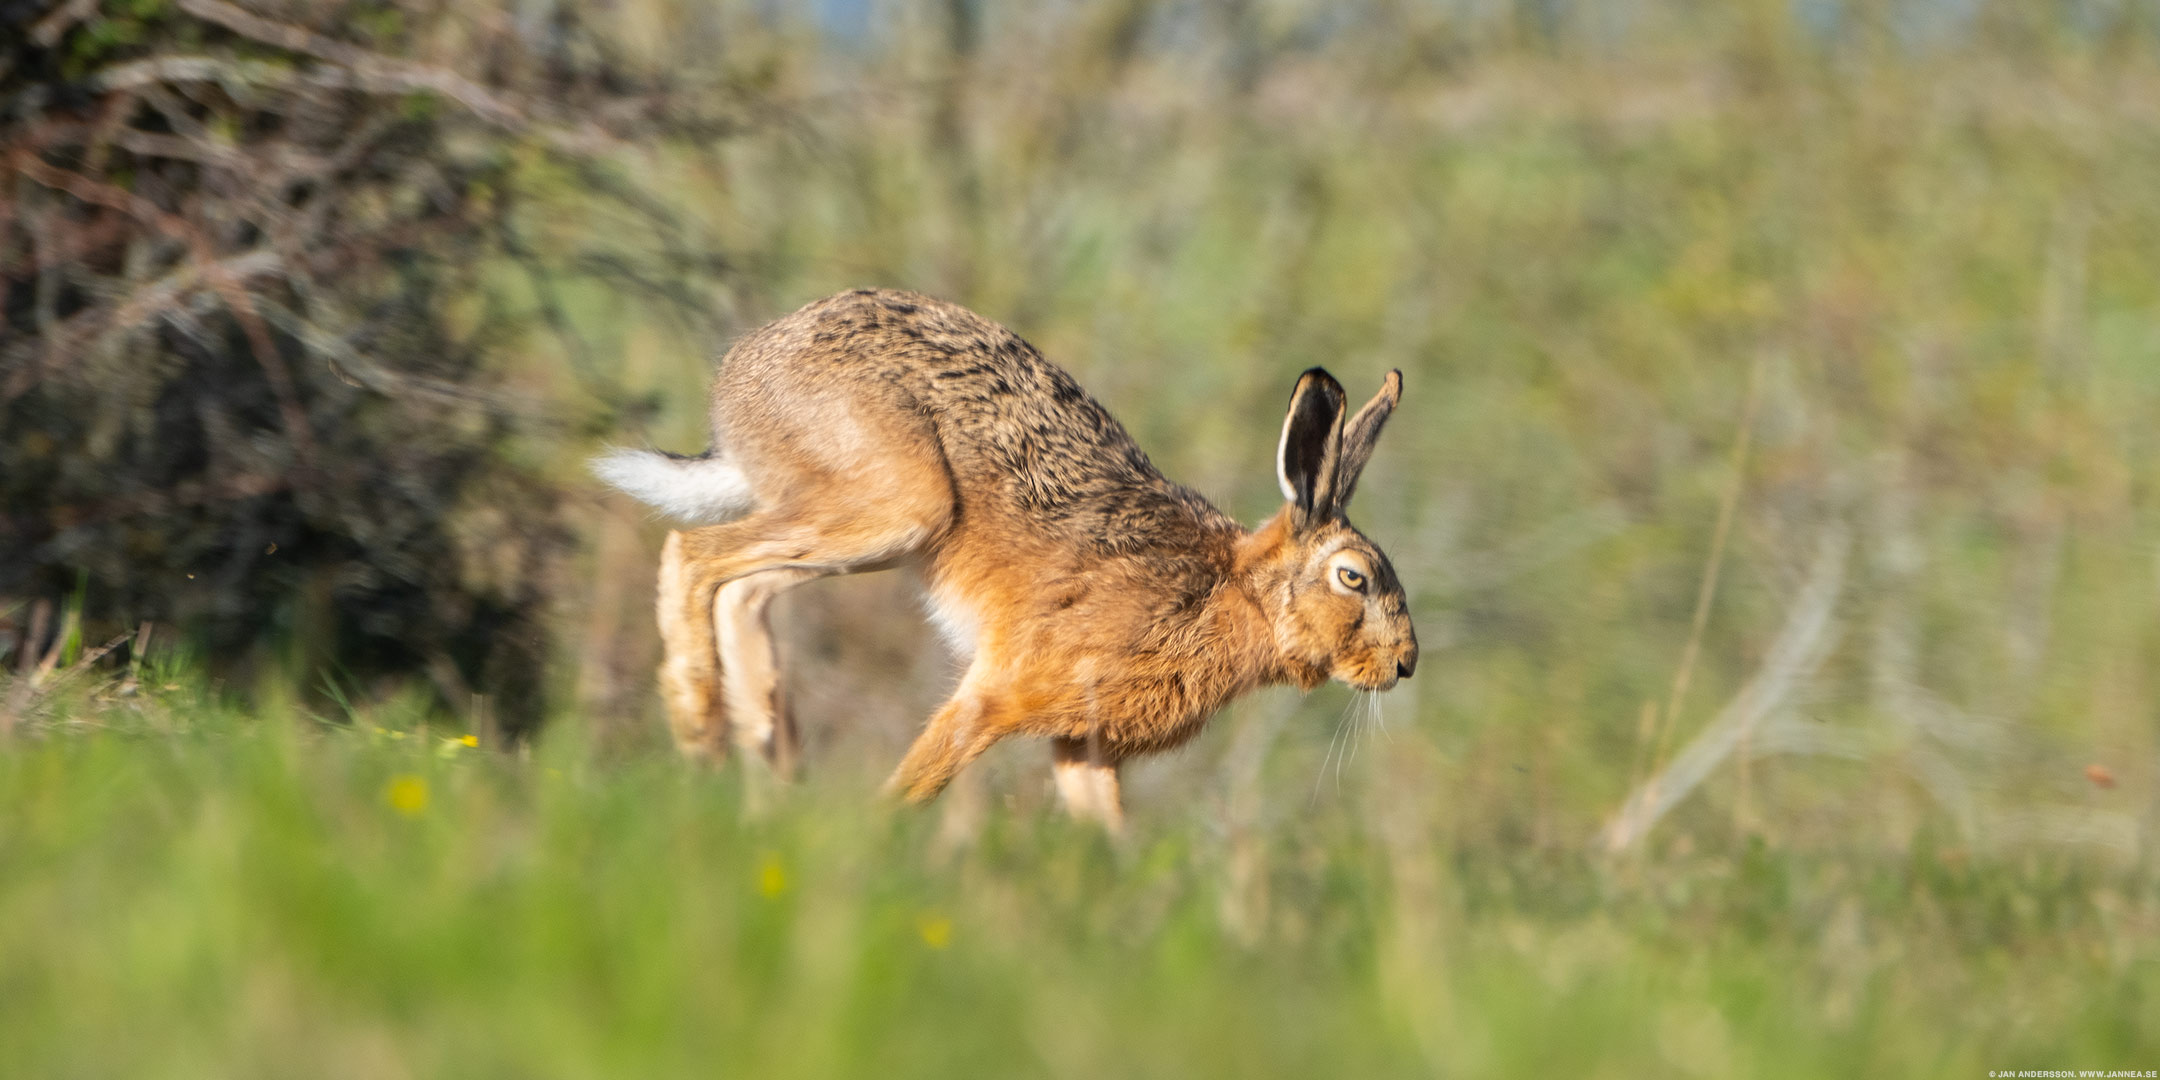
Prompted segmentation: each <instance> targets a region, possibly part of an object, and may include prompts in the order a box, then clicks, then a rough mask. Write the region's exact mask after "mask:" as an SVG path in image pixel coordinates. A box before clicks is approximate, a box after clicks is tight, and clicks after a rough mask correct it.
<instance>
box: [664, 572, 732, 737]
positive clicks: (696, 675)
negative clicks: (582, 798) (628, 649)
mask: <svg viewBox="0 0 2160 1080" xmlns="http://www.w3.org/2000/svg"><path fill="white" fill-rule="evenodd" d="M684 546H685V545H684V540H683V533H681V532H680V531H676V532H670V533H668V534H667V542H666V543H664V544H662V545H661V547H660V589H659V592H660V595H659V599H658V602H657V604H656V605H655V607H656V608H657V614H658V616H659V623H660V645H661V648H662V650H663V658H662V660H661V662H660V692H661V696H662V697H664V698H665V699H666V701H667V712H668V726H669V727H670V728H671V729H672V730H673V731H674V733H675V746H676V748H677V749H679V750H681V751H682V753H683V756H684V757H687V758H690V759H691V760H693V761H702V762H707V763H712V764H717V763H719V761H720V759H722V758H725V757H726V756H727V716H726V714H725V713H723V712H722V711H721V710H722V707H723V706H722V701H721V697H720V693H719V688H718V685H717V682H718V676H719V669H718V666H717V661H718V659H719V657H718V654H717V653H716V652H715V651H714V647H713V645H714V643H713V622H712V593H711V591H709V589H705V588H703V587H701V586H700V584H699V583H698V582H697V581H696V577H697V575H696V573H695V572H694V571H693V569H692V567H691V565H690V560H689V556H688V555H687V554H686V552H685V551H684Z"/></svg>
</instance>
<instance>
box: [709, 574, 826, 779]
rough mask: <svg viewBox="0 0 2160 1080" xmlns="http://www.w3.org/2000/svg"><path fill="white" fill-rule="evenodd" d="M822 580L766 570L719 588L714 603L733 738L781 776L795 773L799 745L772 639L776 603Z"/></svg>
mask: <svg viewBox="0 0 2160 1080" xmlns="http://www.w3.org/2000/svg"><path fill="white" fill-rule="evenodd" d="M823 576H825V575H824V573H823V572H822V571H818V570H807V569H782V570H763V571H759V572H758V573H754V574H748V575H745V576H743V577H739V578H736V579H735V580H733V581H730V582H728V583H727V584H725V585H722V586H720V593H719V596H718V597H717V598H716V600H715V602H714V603H715V607H716V608H717V611H716V612H715V623H714V625H715V628H716V629H717V630H718V631H719V634H718V637H719V652H720V690H721V694H720V697H721V701H722V702H723V705H724V707H725V711H726V714H727V717H728V730H729V734H730V735H732V736H733V738H734V741H735V745H736V746H738V747H741V748H742V749H743V750H744V751H745V752H746V753H755V754H758V755H759V756H761V757H763V758H764V759H765V761H766V763H767V764H769V765H771V766H772V770H773V771H774V772H775V773H778V774H779V775H781V776H787V775H790V774H791V773H793V772H794V769H795V751H796V748H797V745H798V744H797V742H796V734H795V718H794V717H793V715H791V714H790V713H789V711H788V707H787V700H786V689H785V687H784V686H783V685H782V684H781V679H780V656H779V650H778V649H777V648H776V646H775V643H774V641H773V636H772V601H773V598H774V597H776V596H778V595H780V594H781V593H783V592H785V591H787V590H788V589H791V588H793V587H795V586H797V585H800V584H802V583H803V582H806V581H811V580H814V579H816V578H819V577H823Z"/></svg>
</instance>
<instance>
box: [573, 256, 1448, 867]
mask: <svg viewBox="0 0 2160 1080" xmlns="http://www.w3.org/2000/svg"><path fill="white" fill-rule="evenodd" d="M1401 397H1402V373H1401V372H1399V371H1397V372H1390V373H1389V374H1388V376H1387V378H1386V380H1385V382H1384V384H1383V385H1382V386H1381V389H1380V393H1379V394H1378V396H1376V397H1374V398H1373V399H1372V401H1371V402H1370V403H1369V404H1367V405H1366V406H1365V407H1364V408H1363V409H1360V410H1359V411H1358V412H1357V414H1356V415H1355V416H1352V417H1348V418H1347V419H1346V418H1345V416H1344V412H1345V409H1344V404H1345V402H1344V397H1343V390H1342V386H1341V385H1340V384H1338V383H1337V382H1336V381H1335V379H1334V378H1333V377H1331V376H1329V375H1328V373H1327V372H1326V371H1324V370H1322V369H1320V368H1313V369H1311V370H1309V371H1307V372H1305V373H1304V374H1303V375H1301V376H1299V378H1298V380H1297V385H1296V389H1295V390H1294V391H1293V392H1292V394H1291V397H1290V408H1289V415H1288V416H1287V418H1285V420H1284V421H1283V427H1282V436H1281V440H1280V443H1279V445H1278V449H1277V460H1276V472H1277V477H1278V479H1279V480H1280V481H1281V484H1282V492H1283V498H1284V499H1285V500H1286V502H1285V505H1284V506H1283V508H1282V510H1281V511H1280V512H1279V513H1277V514H1276V515H1275V516H1274V517H1272V518H1270V519H1269V520H1268V521H1267V522H1266V523H1265V524H1263V525H1261V526H1260V527H1259V528H1258V529H1257V530H1252V531H1247V530H1246V529H1244V528H1243V527H1241V526H1239V525H1238V524H1237V523H1236V522H1235V521H1232V520H1231V519H1230V518H1229V517H1228V516H1226V515H1224V514H1223V513H1222V512H1221V511H1219V510H1217V509H1216V508H1215V507H1214V506H1212V505H1210V504H1209V503H1208V502H1207V500H1206V499H1203V498H1202V497H1201V496H1200V495H1199V494H1198V493H1196V492H1194V491H1192V490H1190V489H1188V488H1185V487H1182V486H1180V485H1178V484H1174V483H1172V482H1170V481H1169V480H1166V479H1164V478H1163V476H1162V474H1161V473H1159V472H1157V471H1156V469H1155V466H1154V465H1153V464H1152V463H1150V462H1149V461H1148V458H1147V455H1146V454H1143V453H1141V451H1140V448H1139V447H1138V446H1136V445H1134V444H1133V441H1132V438H1131V437H1130V436H1128V435H1127V434H1126V433H1125V429H1124V428H1123V427H1121V426H1119V424H1118V422H1117V421H1116V420H1113V419H1111V417H1110V414H1109V413H1108V412H1107V411H1105V410H1104V409H1103V407H1102V406H1101V405H1099V404H1097V403H1096V402H1095V400H1094V399H1093V398H1091V397H1089V396H1088V395H1087V394H1086V393H1085V392H1084V391H1082V390H1081V389H1080V386H1079V385H1078V384H1077V383H1075V382H1074V381H1073V379H1072V376H1070V375H1068V374H1066V373H1065V371H1064V370H1062V369H1060V368H1058V367H1057V366H1056V365H1054V364H1052V363H1050V362H1049V361H1048V360H1045V359H1043V357H1042V355H1041V354H1040V353H1038V352H1036V351H1035V349H1034V347H1032V346H1030V345H1029V344H1028V343H1027V342H1025V341H1022V340H1021V339H1020V338H1019V337H1018V336H1017V335H1015V334H1013V333H1012V332H1011V331H1010V330H1007V329H1005V328H1004V327H1002V326H999V325H998V324H996V323H993V322H991V321H989V320H988V319H985V318H983V317H981V316H979V315H976V314H975V313H973V312H971V311H968V310H966V309H964V308H961V307H959V306H957V305H954V304H950V303H946V302H944V301H941V300H935V299H932V298H930V297H926V296H920V295H917V294H914V293H907V292H896V291H889V290H875V289H859V290H856V291H854V292H848V293H842V294H840V295H838V296H833V297H828V298H826V299H824V300H820V301H817V302H816V303H813V304H810V305H809V306H807V307H804V308H803V309H802V310H800V311H797V312H795V313H794V314H792V315H788V316H786V317H784V318H782V319H780V320H778V321H777V322H774V323H772V324H770V325H768V326H765V327H764V328H762V329H759V330H757V331H755V332H753V333H751V334H750V335H749V336H747V337H745V338H743V339H742V340H741V341H740V342H738V343H737V344H736V345H735V347H734V348H733V349H732V350H730V351H729V352H728V354H727V356H726V358H725V359H724V360H723V361H722V363H721V367H720V371H719V374H718V376H717V377H716V378H715V379H714V381H713V386H712V406H711V408H712V413H711V415H712V447H711V449H709V450H707V451H706V452H705V453H704V454H703V455H701V456H698V457H678V456H675V455H670V454H662V453H657V452H651V451H633V450H616V451H613V452H612V453H610V454H608V455H606V456H604V457H601V458H599V459H597V460H596V461H595V462H594V470H595V472H597V473H598V475H599V476H600V477H601V478H602V479H604V480H606V481H608V482H609V483H610V484H612V485H613V486H615V487H617V488H619V489H621V490H622V491H624V492H626V493H628V494H630V495H632V496H634V497H636V498H638V499H640V500H642V501H644V502H646V503H648V504H650V505H652V506H654V507H656V508H658V509H659V510H661V511H662V512H664V513H665V514H667V515H669V516H671V517H673V518H675V519H677V520H679V521H680V522H682V523H683V527H682V528H681V529H680V530H678V531H675V532H671V533H669V534H668V536H667V540H666V543H665V546H664V548H663V550H662V552H661V565H660V583H659V622H660V632H661V635H662V637H663V638H664V640H665V645H666V658H665V660H664V662H663V663H662V665H661V668H660V680H661V683H662V687H663V691H664V694H665V696H666V699H667V708H668V713H669V718H670V721H671V724H672V726H673V729H674V735H675V739H676V742H677V744H678V745H679V746H680V748H681V749H682V750H683V751H684V753H686V754H688V755H690V756H692V757H694V758H708V759H717V758H719V757H720V756H722V755H724V754H725V753H726V749H727V747H726V744H727V741H728V740H729V739H730V738H732V740H733V742H735V743H736V744H737V745H738V746H741V747H742V748H744V749H745V750H754V751H756V752H758V753H760V754H762V755H763V756H764V757H765V758H766V760H768V761H769V762H771V763H772V764H773V765H774V766H775V768H776V769H778V770H780V771H782V772H785V771H787V770H788V769H789V768H791V766H792V760H793V757H794V754H795V747H796V741H795V734H794V729H793V727H792V724H791V721H790V719H789V717H788V714H787V709H786V706H785V704H784V702H783V700H782V694H781V683H780V672H779V668H778V664H777V661H776V657H775V655H774V649H773V641H772V637H771V632H770V624H769V622H768V614H767V613H768V611H769V609H770V605H771V603H772V600H773V597H774V596H776V595H778V594H779V593H780V592H782V591H783V590H786V589H788V588H790V587H792V586H795V585H799V584H801V583H803V582H805V581H810V580H812V579H815V578H818V577H822V576H825V575H829V574H852V573H863V572H866V571H871V570H881V569H886V568H889V567H895V566H900V565H903V564H913V565H915V566H917V567H919V569H920V572H921V574H922V577H923V581H924V585H925V587H926V592H927V597H928V606H929V608H930V612H931V618H932V620H933V621H934V622H935V623H936V625H937V627H938V628H939V630H941V631H942V632H943V635H944V637H945V638H946V639H947V640H948V641H949V642H950V644H951V645H952V647H953V648H954V649H955V650H956V651H957V652H959V653H960V654H961V655H962V657H963V658H964V659H965V661H966V669H965V674H964V675H963V676H962V677H961V679H960V684H959V687H958V688H957V689H956V690H955V691H954V692H953V695H952V697H951V699H950V700H948V701H947V702H946V703H945V704H944V706H943V707H941V708H939V709H938V710H937V712H936V714H935V715H933V716H932V717H931V718H930V722H929V725H928V726H927V727H926V728H925V729H924V730H923V732H922V734H921V736H920V737H918V738H917V739H916V740H915V743H914V745H913V746H912V747H911V748H910V749H909V750H908V752H907V755H906V757H905V758H904V759H903V760H902V761H901V762H900V766H899V768H898V770H897V771H895V772H894V773H893V776H892V779H891V781H890V782H889V783H888V785H887V786H888V789H889V790H892V791H896V792H898V793H899V794H901V795H903V796H904V797H905V798H906V799H908V800H909V801H912V802H924V801H927V800H929V799H931V798H934V797H935V796H936V795H937V794H938V792H939V791H940V790H942V789H943V788H944V787H945V785H946V784H947V783H948V782H949V781H950V780H952V778H953V776H954V775H955V774H956V773H958V772H959V771H960V769H961V768H963V767H964V766H966V765H967V764H968V763H969V762H970V761H972V760H974V758H975V757H976V756H977V755H979V754H981V753H982V752H983V751H984V750H986V749H988V748H989V747H990V746H991V745H992V744H993V743H996V742H997V741H998V740H1000V739H1003V738H1005V737H1007V736H1011V735H1032V736H1040V737H1043V738H1047V739H1049V740H1050V744H1051V750H1052V756H1053V764H1054V769H1055V778H1056V784H1057V789H1058V792H1059V794H1060V796H1061V797H1062V799H1063V801H1064V803H1065V805H1066V807H1067V808H1068V809H1069V810H1070V811H1071V812H1072V813H1073V814H1075V815H1076V816H1080V817H1092V818H1095V819H1098V820H1100V821H1101V822H1102V823H1103V824H1104V825H1106V826H1108V827H1109V828H1111V829H1112V830H1115V829H1117V828H1118V826H1119V823H1120V821H1121V815H1122V809H1121V806H1120V802H1119V796H1118V781H1117V770H1118V766H1119V764H1120V763H1121V762H1123V761H1125V760H1126V759H1127V758H1131V757H1134V756H1136V755H1140V754H1148V753H1153V752H1156V751H1160V750H1166V749H1169V748H1171V747H1175V746H1177V745H1179V744H1181V743H1183V742H1185V741H1186V740H1188V739H1191V738H1192V737H1193V736H1194V735H1195V734H1197V733H1198V732H1199V730H1200V728H1201V726H1202V725H1203V724H1205V723H1206V721H1207V719H1208V717H1209V716H1210V715H1211V714H1212V713H1214V712H1215V711H1216V710H1217V709H1218V708H1220V707H1221V706H1222V705H1224V704H1225V703H1227V702H1229V701H1230V700H1231V699H1232V698H1235V697H1237V696H1238V695H1240V694H1243V693H1245V692H1246V691H1248V690H1252V689H1254V688H1256V687H1259V686H1264V685H1269V684H1276V683H1285V682H1287V683H1295V684H1297V685H1298V686H1299V687H1301V688H1303V689H1305V690H1311V689H1313V688H1314V687H1316V686H1318V685H1319V684H1320V683H1322V682H1324V681H1326V680H1327V679H1328V678H1329V677H1330V676H1332V677H1334V678H1337V679H1340V680H1342V681H1343V682H1345V683H1348V684H1350V685H1352V686H1355V687H1359V688H1361V689H1368V690H1385V689H1388V688H1391V687H1393V686H1394V685H1395V683H1396V681H1397V680H1399V679H1403V678H1408V677H1409V676H1410V674H1411V672H1413V671H1414V670H1415V669H1416V667H1417V654H1418V646H1417V635H1416V633H1415V631H1414V630H1413V629H1412V627H1411V625H1410V613H1409V608H1408V605H1407V604H1406V602H1405V600H1404V597H1403V590H1402V584H1401V582H1400V581H1398V580H1397V578H1396V576H1395V570H1394V567H1393V566H1391V565H1390V564H1389V563H1388V560H1387V556H1385V555H1383V554H1381V552H1380V549H1379V548H1377V547H1375V546H1374V545H1373V543H1372V541H1370V540H1368V539H1366V538H1365V536H1364V535H1362V534H1361V533H1359V532H1358V531H1357V530H1356V529H1355V528H1352V527H1351V525H1350V523H1349V522H1348V521H1347V520H1345V519H1344V517H1343V504H1345V503H1347V502H1348V501H1349V499H1350V494H1351V492H1352V491H1353V490H1354V489H1355V488H1356V486H1357V481H1358V474H1359V472H1360V471H1361V470H1363V469H1364V467H1365V464H1366V462H1367V461H1368V460H1369V459H1370V458H1371V456H1372V452H1373V443H1374V440H1375V439H1377V438H1378V437H1379V435H1380V428H1381V426H1382V425H1383V424H1385V423H1386V422H1387V419H1388V416H1389V414H1390V413H1392V412H1393V411H1394V409H1395V405H1396V403H1397V402H1398V401H1399V400H1401Z"/></svg>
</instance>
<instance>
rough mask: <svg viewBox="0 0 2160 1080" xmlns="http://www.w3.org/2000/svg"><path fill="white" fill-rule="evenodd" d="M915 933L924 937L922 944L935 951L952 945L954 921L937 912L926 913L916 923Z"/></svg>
mask: <svg viewBox="0 0 2160 1080" xmlns="http://www.w3.org/2000/svg"><path fill="white" fill-rule="evenodd" d="M915 932H916V933H918V934H921V935H922V942H923V944H925V945H928V946H930V947H931V948H933V949H942V948H944V947H945V946H947V945H950V944H952V920H951V919H948V918H946V917H945V916H943V915H939V914H937V913H936V912H924V913H923V917H922V918H920V919H917V920H916V921H915Z"/></svg>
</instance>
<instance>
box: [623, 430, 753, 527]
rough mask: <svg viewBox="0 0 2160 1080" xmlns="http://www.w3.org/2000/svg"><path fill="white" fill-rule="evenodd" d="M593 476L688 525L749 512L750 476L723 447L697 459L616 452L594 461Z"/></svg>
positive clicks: (715, 521) (751, 499) (664, 454)
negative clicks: (732, 459) (733, 460)
mask: <svg viewBox="0 0 2160 1080" xmlns="http://www.w3.org/2000/svg"><path fill="white" fill-rule="evenodd" d="M592 471H593V475H595V476H598V477H599V478H600V479H602V480H604V481H606V482H607V483H608V485H609V486H610V487H613V488H615V489H616V490H618V491H621V492H622V493H624V494H626V495H629V496H630V497H632V498H634V499H636V500H638V501H639V502H642V503H645V504H646V505H648V506H651V507H653V508H655V509H657V510H659V511H660V512H661V513H663V514H665V515H667V516H668V517H671V518H674V519H675V520H677V521H679V522H681V523H683V524H686V525H714V524H718V523H720V522H723V521H730V520H733V519H735V518H739V517H741V516H743V515H744V514H746V513H749V512H750V508H751V507H752V506H753V505H755V504H756V501H757V498H756V496H755V494H754V493H752V491H751V490H750V478H749V477H747V476H744V475H743V471H742V469H740V468H738V467H737V466H736V465H735V463H734V462H732V461H729V460H728V459H727V458H726V456H725V455H723V454H722V453H721V452H720V451H719V450H718V449H713V450H707V451H706V452H705V453H703V454H702V455H699V456H697V457H677V456H676V455H674V454H667V453H662V452H660V451H657V450H625V449H620V448H618V449H614V450H610V451H608V452H607V453H605V454H602V455H600V456H599V457H596V458H594V459H593V461H592Z"/></svg>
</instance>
